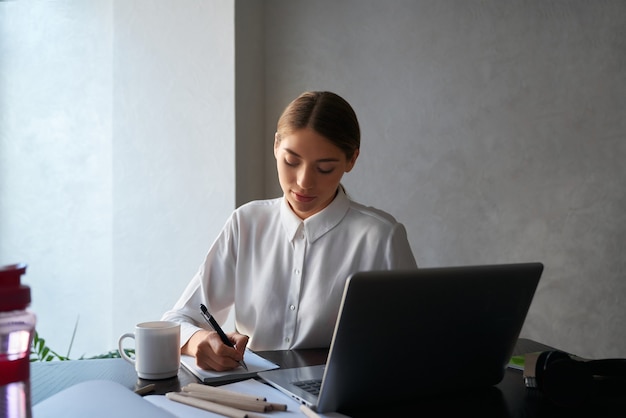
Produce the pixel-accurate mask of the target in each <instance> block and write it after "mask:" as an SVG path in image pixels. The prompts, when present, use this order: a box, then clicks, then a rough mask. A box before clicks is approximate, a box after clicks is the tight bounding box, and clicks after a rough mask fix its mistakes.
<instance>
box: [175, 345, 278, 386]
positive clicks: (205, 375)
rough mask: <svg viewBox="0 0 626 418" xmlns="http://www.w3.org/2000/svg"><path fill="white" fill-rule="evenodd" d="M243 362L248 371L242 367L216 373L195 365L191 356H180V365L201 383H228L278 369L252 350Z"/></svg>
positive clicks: (247, 352) (247, 353)
mask: <svg viewBox="0 0 626 418" xmlns="http://www.w3.org/2000/svg"><path fill="white" fill-rule="evenodd" d="M244 360H245V362H246V365H247V366H248V370H246V369H244V368H243V367H237V368H236V369H233V370H228V371H225V372H216V371H213V370H204V369H201V368H200V367H198V366H197V365H196V359H195V357H192V356H186V355H182V356H180V362H181V363H182V365H183V366H184V367H185V368H186V369H187V370H189V371H190V372H191V373H193V374H194V375H195V376H196V377H197V378H198V379H200V381H201V382H203V383H230V382H237V381H239V380H245V379H250V378H253V377H256V376H257V373H258V372H261V371H267V370H273V369H278V367H279V366H278V365H277V364H274V363H272V362H271V361H269V360H266V359H264V358H263V357H261V356H259V355H258V354H256V353H255V352H254V351H252V350H246V353H245V354H244Z"/></svg>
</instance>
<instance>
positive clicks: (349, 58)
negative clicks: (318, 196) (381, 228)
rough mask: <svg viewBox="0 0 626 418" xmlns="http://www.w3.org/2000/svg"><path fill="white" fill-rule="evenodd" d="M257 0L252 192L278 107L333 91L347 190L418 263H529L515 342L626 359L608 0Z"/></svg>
mask: <svg viewBox="0 0 626 418" xmlns="http://www.w3.org/2000/svg"><path fill="white" fill-rule="evenodd" d="M265 4H266V7H265V14H264V24H265V64H264V68H263V72H264V74H265V90H266V101H265V104H266V106H265V109H266V110H265V115H266V129H265V133H264V138H263V140H264V141H266V144H267V146H266V152H267V153H266V161H267V164H266V193H267V195H268V196H270V195H277V194H278V193H279V188H278V184H277V181H276V175H275V166H274V162H273V158H272V155H271V146H270V144H271V140H270V139H271V135H272V133H273V130H274V129H275V123H276V119H277V117H278V115H279V113H280V111H281V110H282V108H283V107H284V106H285V105H286V104H287V103H288V101H289V100H291V99H292V98H293V97H295V96H296V95H297V94H299V93H300V92H301V91H303V90H307V89H316V90H317V89H325V90H333V91H336V92H338V93H340V94H342V95H343V96H344V97H345V98H346V99H348V100H349V101H350V102H351V103H352V104H353V105H354V107H355V110H356V111H357V114H358V116H359V118H360V122H361V124H362V130H363V138H362V140H363V146H362V153H361V156H360V157H359V161H358V162H357V165H356V168H355V170H353V171H352V172H351V173H350V174H349V175H347V176H346V177H345V183H346V186H347V188H348V191H349V193H350V194H351V195H352V196H353V197H354V198H355V199H356V200H359V201H361V202H363V203H366V204H371V205H373V206H377V207H379V208H382V209H385V210H387V211H389V212H391V213H393V214H394V215H395V216H396V217H397V218H398V219H399V220H401V221H402V222H404V223H405V224H406V226H407V229H408V233H409V237H410V242H411V245H412V247H413V250H414V252H415V255H416V258H417V261H418V264H420V265H421V266H423V267H427V266H442V265H459V264H480V263H500V262H522V261H535V260H536V261H541V262H543V263H544V264H545V272H544V275H543V279H542V282H541V284H540V287H539V289H538V291H537V294H536V298H535V301H534V303H533V305H532V307H531V311H530V313H529V316H528V319H527V323H526V326H525V328H524V330H523V335H524V336H527V337H531V338H534V339H537V340H539V341H541V342H544V343H547V344H552V345H554V346H557V347H560V348H563V349H566V350H570V351H572V352H576V353H578V354H580V355H586V356H622V357H626V326H625V325H626V310H625V309H624V307H623V306H624V305H623V302H622V300H623V299H624V296H626V280H625V279H626V277H624V271H626V261H625V257H624V255H625V254H624V248H625V245H626V193H625V192H624V183H625V181H626V168H625V167H626V165H624V164H623V161H624V160H625V159H626V117H625V116H626V112H625V109H626V2H623V1H619V0H615V1H593V2H590V1H586V0H579V1H567V2H565V1H545V0H533V1H524V2H502V1H498V0H492V1H464V0H459V1H439V0H437V1H389V2H387V1H385V2H381V1H376V0H368V1H363V0H344V1H335V0H324V1H293V0H272V1H268V2H266V3H265ZM268 138H269V139H268Z"/></svg>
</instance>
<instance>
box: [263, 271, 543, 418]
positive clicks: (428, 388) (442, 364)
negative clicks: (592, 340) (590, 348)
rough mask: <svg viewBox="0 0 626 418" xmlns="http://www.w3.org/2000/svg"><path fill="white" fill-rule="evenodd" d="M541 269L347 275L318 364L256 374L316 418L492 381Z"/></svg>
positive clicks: (500, 373)
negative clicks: (324, 353) (324, 358)
mask: <svg viewBox="0 0 626 418" xmlns="http://www.w3.org/2000/svg"><path fill="white" fill-rule="evenodd" d="M542 271H543V265H542V264H541V263H520V264H499V265H482V266H459V267H440V268H421V269H417V270H413V271H369V272H358V273H355V274H353V275H352V276H350V277H349V278H348V280H347V282H346V285H345V289H344V294H343V298H342V301H341V306H340V310H339V315H338V318H337V322H336V325H335V330H334V334H333V338H332V341H331V345H330V351H329V354H328V358H327V361H326V364H325V365H320V366H311V367H299V368H293V369H278V370H271V371H264V372H259V373H258V376H259V377H261V378H262V379H263V380H264V381H265V382H267V383H269V384H270V385H272V386H274V387H275V388H277V389H279V390H280V391H282V392H284V393H286V394H287V395H289V396H291V397H292V398H294V399H296V400H297V401H299V402H301V403H303V404H305V405H307V406H309V407H310V408H312V409H314V410H317V411H318V412H320V413H324V412H331V411H339V412H342V411H350V410H355V409H357V410H358V409H363V408H365V407H368V406H376V405H383V404H387V405H388V404H390V403H391V402H395V403H398V402H405V403H406V401H407V400H410V399H414V398H415V397H416V396H421V395H424V396H428V395H435V394H441V393H445V392H449V391H454V390H455V389H462V390H463V392H464V393H465V392H467V390H470V389H474V388H482V387H490V386H493V385H496V384H498V383H499V382H500V381H501V380H502V378H503V377H504V373H505V369H506V367H507V364H508V363H509V360H510V358H511V355H512V353H513V349H514V347H515V343H516V341H517V338H518V337H519V333H520V331H521V329H522V325H523V324H524V320H525V318H526V315H527V313H528V309H529V307H530V304H531V302H532V299H533V296H534V293H535V290H536V288H537V285H538V282H539V278H540V277H541V273H542ZM320 303H322V302H320ZM316 387H317V388H316Z"/></svg>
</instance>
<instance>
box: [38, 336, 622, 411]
mask: <svg viewBox="0 0 626 418" xmlns="http://www.w3.org/2000/svg"><path fill="white" fill-rule="evenodd" d="M550 349H552V348H551V347H549V346H546V345H543V344H540V343H537V342H534V341H531V340H527V339H520V340H519V341H518V343H517V346H516V349H515V352H514V354H515V355H519V354H525V353H532V352H537V351H543V350H550ZM258 354H260V355H261V356H263V357H265V358H267V359H268V360H270V361H272V362H274V363H276V364H278V365H279V366H281V367H282V368H290V367H300V366H308V365H315V364H324V363H325V362H326V356H327V354H328V350H326V349H312V350H293V351H261V352H258ZM91 379H108V380H113V381H116V382H119V383H121V384H123V385H125V386H127V387H128V388H129V389H133V390H134V389H137V388H140V387H143V386H145V385H147V384H149V383H156V384H157V388H156V393H157V394H163V393H166V392H170V391H177V390H180V388H181V387H182V386H185V385H187V384H188V383H192V382H197V381H198V380H197V379H196V378H195V376H193V375H192V374H191V373H189V372H188V371H187V370H186V369H185V368H184V367H181V369H180V371H179V373H178V376H177V377H174V378H172V379H165V380H159V381H151V380H143V379H139V378H138V377H137V374H136V373H135V370H134V369H133V367H132V365H130V364H129V363H128V362H126V361H125V360H123V359H98V360H74V361H55V362H42V363H32V364H31V396H32V402H33V405H34V404H37V403H38V402H40V401H42V400H44V399H46V398H47V397H49V396H52V395H53V394H55V393H56V392H59V391H61V390H62V389H64V388H67V387H69V386H72V385H74V384H76V383H79V382H82V381H86V380H91ZM153 393H154V392H153ZM625 410H626V395H624V396H622V397H619V398H614V397H613V398H611V399H601V402H600V401H598V402H594V403H592V404H590V405H588V406H587V407H586V409H582V410H581V409H577V410H576V411H575V412H576V413H577V414H578V413H582V414H583V415H587V416H594V417H623V416H624V411H625ZM407 411H410V412H411V413H410V416H415V414H416V412H417V413H431V414H432V413H436V415H437V416H448V415H450V416H453V415H467V414H468V411H475V412H478V413H479V415H480V416H483V417H492V416H493V417H511V418H513V417H569V416H572V413H573V411H572V410H571V409H564V408H558V407H556V406H554V405H552V404H551V403H550V402H549V401H548V400H547V399H545V397H544V396H543V395H542V394H541V392H539V391H538V390H536V389H526V387H525V386H524V382H523V379H522V372H521V371H519V370H513V369H507V371H506V373H505V376H504V379H503V380H502V381H501V382H500V383H499V384H498V385H496V386H494V387H492V388H488V389H486V390H484V391H479V392H471V393H467V392H466V393H464V392H463V391H459V392H458V393H450V394H446V395H445V396H440V397H430V398H420V400H419V402H416V401H415V399H413V400H412V401H411V404H410V405H398V406H397V407H394V408H393V409H389V408H386V409H385V411H384V413H383V412H381V411H376V410H367V411H347V412H348V413H349V414H350V415H351V416H353V417H355V418H359V417H370V416H371V417H374V416H400V415H406V413H407ZM381 414H382V415H381Z"/></svg>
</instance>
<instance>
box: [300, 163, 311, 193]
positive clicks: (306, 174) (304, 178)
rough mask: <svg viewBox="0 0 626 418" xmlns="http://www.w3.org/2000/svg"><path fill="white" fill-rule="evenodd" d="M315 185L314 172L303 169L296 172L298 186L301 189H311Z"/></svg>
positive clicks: (309, 169)
mask: <svg viewBox="0 0 626 418" xmlns="http://www.w3.org/2000/svg"><path fill="white" fill-rule="evenodd" d="M313 185H315V172H314V170H313V169H312V168H307V167H303V168H302V169H301V170H300V171H299V172H298V186H299V187H301V188H302V189H311V188H313Z"/></svg>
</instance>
